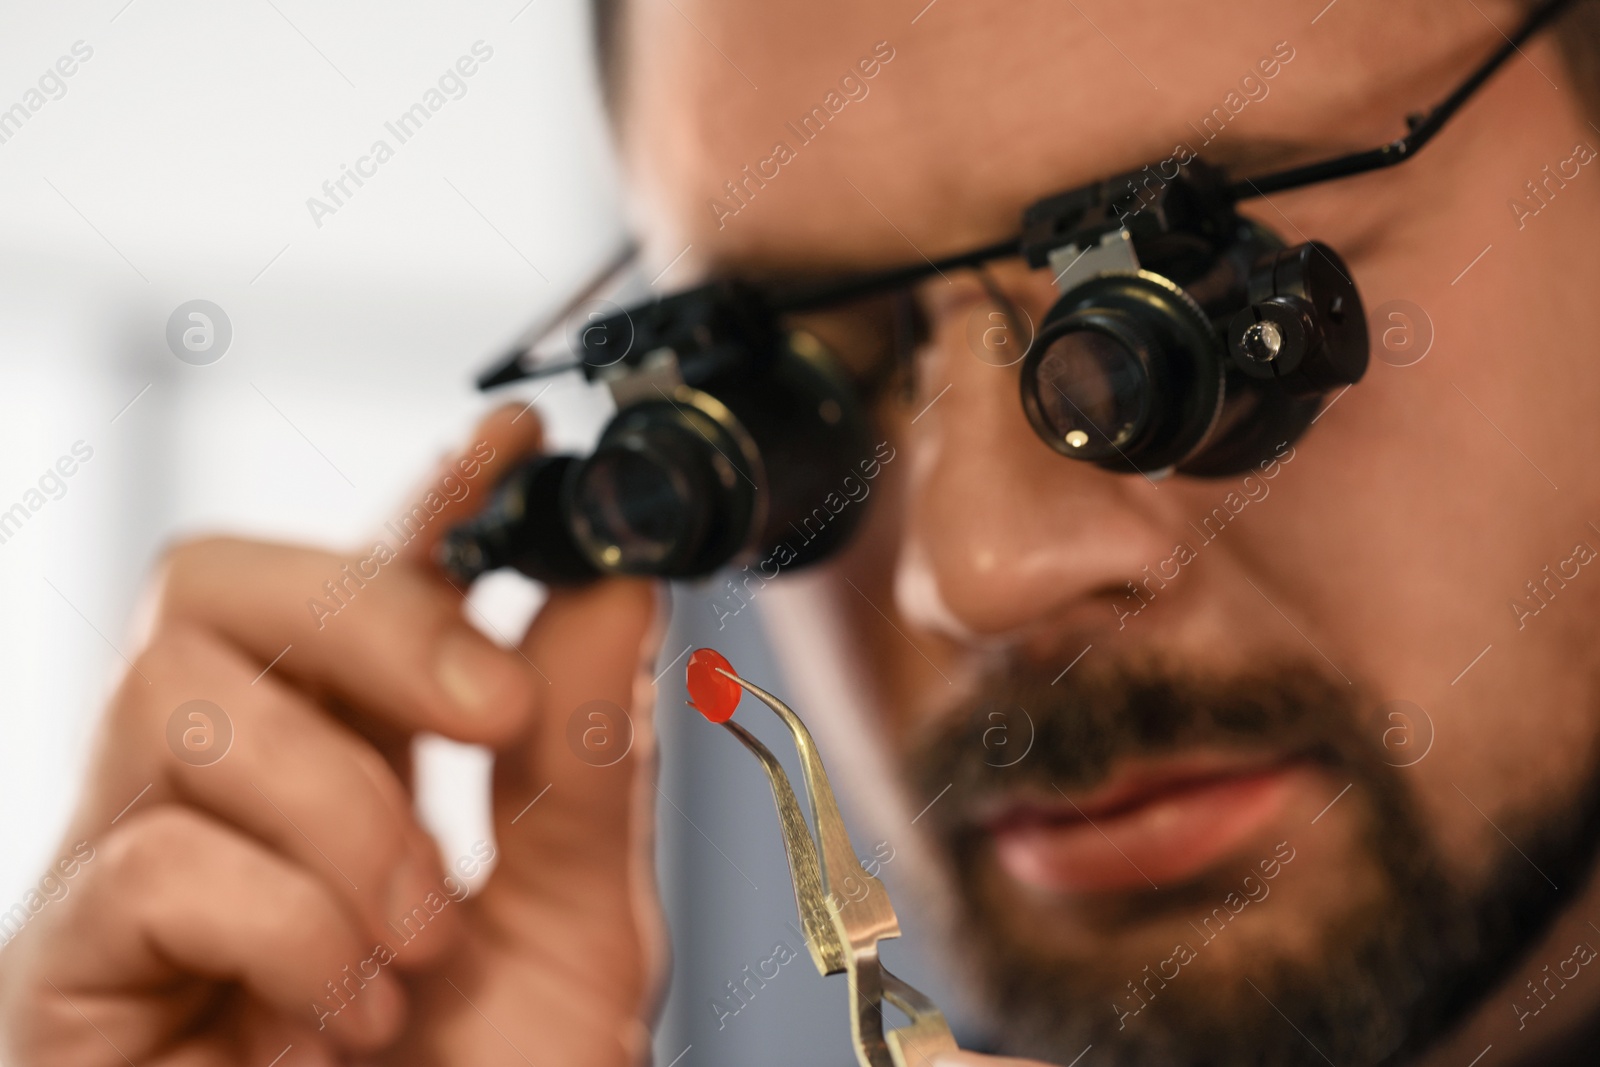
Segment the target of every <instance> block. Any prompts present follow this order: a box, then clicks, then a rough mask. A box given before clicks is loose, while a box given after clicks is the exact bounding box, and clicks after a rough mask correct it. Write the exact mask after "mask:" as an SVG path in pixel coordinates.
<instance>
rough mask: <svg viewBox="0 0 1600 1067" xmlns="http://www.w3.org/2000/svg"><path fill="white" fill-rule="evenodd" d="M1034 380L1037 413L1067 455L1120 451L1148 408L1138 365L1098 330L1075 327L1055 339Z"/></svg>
mask: <svg viewBox="0 0 1600 1067" xmlns="http://www.w3.org/2000/svg"><path fill="white" fill-rule="evenodd" d="M1034 377H1035V382H1034V389H1035V390H1036V395H1037V398H1038V403H1039V412H1040V414H1041V415H1042V416H1043V417H1044V420H1045V422H1046V423H1047V424H1048V426H1049V428H1050V430H1051V431H1052V432H1053V433H1054V434H1055V435H1056V439H1057V440H1058V441H1063V442H1065V443H1066V445H1067V448H1068V452H1069V454H1071V452H1073V451H1077V450H1079V449H1082V450H1083V451H1084V452H1085V453H1086V454H1087V453H1091V452H1093V453H1098V452H1101V451H1104V450H1107V449H1110V448H1123V447H1124V446H1126V445H1127V443H1128V441H1129V440H1130V439H1131V438H1132V437H1133V436H1134V434H1135V433H1136V432H1137V431H1138V430H1139V428H1140V425H1141V424H1142V423H1143V421H1144V416H1145V412H1146V410H1147V409H1148V407H1149V376H1148V375H1147V374H1146V372H1145V367H1144V363H1143V361H1141V360H1140V359H1139V356H1138V355H1137V354H1136V353H1135V352H1133V351H1132V350H1131V349H1130V348H1129V347H1128V346H1127V345H1125V344H1123V343H1122V342H1121V341H1119V340H1118V339H1117V338H1115V337H1112V336H1111V335H1110V334H1107V333H1103V332H1101V331H1100V330H1094V329H1077V330H1073V331H1071V332H1070V333H1066V334H1063V335H1061V336H1060V337H1058V338H1056V339H1055V340H1054V341H1052V342H1051V343H1050V345H1049V347H1048V348H1047V349H1045V351H1044V354H1043V355H1042V356H1041V357H1040V359H1039V362H1038V365H1037V366H1036V367H1035V369H1034Z"/></svg>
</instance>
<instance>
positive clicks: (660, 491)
mask: <svg viewBox="0 0 1600 1067" xmlns="http://www.w3.org/2000/svg"><path fill="white" fill-rule="evenodd" d="M636 443H637V442H627V443H623V444H621V445H619V446H613V447H610V448H605V449H602V450H601V451H598V452H596V453H595V454H594V455H593V456H592V457H590V459H589V461H588V462H587V463H585V464H584V465H583V467H582V470H581V472H580V473H579V475H578V479H577V482H576V484H575V485H574V486H573V492H572V497H571V505H570V506H571V515H572V521H573V525H574V527H575V531H576V532H577V534H578V537H579V540H580V542H581V543H583V544H584V545H585V547H586V549H587V551H588V553H589V554H590V555H591V556H592V557H594V559H595V562H596V563H597V564H599V565H601V566H603V567H605V568H607V569H609V570H612V571H617V572H621V573H624V574H633V573H644V572H648V571H649V570H651V569H652V568H656V567H659V566H660V565H661V564H662V563H663V562H664V561H666V560H669V559H674V558H677V557H679V556H682V555H683V554H685V553H686V552H689V551H691V550H692V549H693V547H694V543H696V542H697V541H698V539H699V535H700V532H701V529H702V527H703V526H704V520H703V516H704V514H705V513H706V512H707V511H709V510H711V505H710V504H709V502H708V501H706V500H705V499H703V497H704V489H705V486H704V485H703V484H702V483H703V482H704V479H702V478H695V477H693V476H692V475H691V473H690V472H689V471H688V470H685V469H684V466H683V464H681V463H679V462H675V461H674V460H675V459H676V458H679V457H674V456H671V455H662V454H660V453H654V454H653V453H652V452H649V451H645V450H643V449H640V448H637V447H630V445H632V444H636Z"/></svg>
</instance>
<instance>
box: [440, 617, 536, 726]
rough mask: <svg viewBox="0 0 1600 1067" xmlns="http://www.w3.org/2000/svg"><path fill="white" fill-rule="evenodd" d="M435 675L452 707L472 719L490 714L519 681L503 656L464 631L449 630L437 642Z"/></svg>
mask: <svg viewBox="0 0 1600 1067" xmlns="http://www.w3.org/2000/svg"><path fill="white" fill-rule="evenodd" d="M435 674H436V675H437V677H438V679H439V685H440V687H441V688H443V689H444V691H445V693H446V694H447V695H448V696H449V697H450V699H451V700H452V701H454V702H455V704H456V706H457V707H459V708H460V709H461V710H462V711H465V712H467V713H468V714H469V715H473V716H481V715H485V714H487V713H489V712H490V711H492V710H493V708H494V702H495V700H496V699H504V698H505V695H506V694H507V693H509V692H511V691H513V687H514V686H515V685H516V684H517V682H518V680H519V679H518V678H517V674H518V671H517V666H516V664H515V663H512V662H510V660H509V659H508V658H507V655H506V653H504V652H502V651H500V650H499V649H498V648H496V647H494V646H493V645H491V644H490V643H489V642H488V641H486V640H485V639H483V638H482V637H479V636H478V635H477V634H475V633H472V632H471V631H466V630H453V631H451V632H450V633H448V634H446V635H445V637H444V640H443V641H441V642H440V645H439V660H438V663H437V665H436V666H435Z"/></svg>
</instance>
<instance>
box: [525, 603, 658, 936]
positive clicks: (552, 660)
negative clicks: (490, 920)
mask: <svg viewBox="0 0 1600 1067" xmlns="http://www.w3.org/2000/svg"><path fill="white" fill-rule="evenodd" d="M659 611H660V605H659V601H658V596H657V592H656V588H655V586H654V584H653V583H650V582H645V581H636V580H622V579H611V580H606V581H602V582H597V583H595V584H593V585H591V586H587V587H584V588H581V589H575V590H557V591H555V592H552V593H551V595H550V599H549V601H548V602H547V603H546V604H545V606H544V608H543V609H542V610H541V611H540V613H539V615H538V617H537V618H536V619H535V620H534V622H533V625H532V626H531V627H530V628H529V632H528V635H527V637H526V639H525V640H524V642H523V647H524V648H525V649H526V651H527V652H528V655H529V657H530V658H533V659H535V660H537V661H539V662H542V663H546V664H548V665H549V666H548V667H547V671H549V672H550V685H549V687H548V691H547V693H546V695H545V699H544V711H543V714H542V715H541V716H540V718H539V720H538V721H537V723H536V724H535V725H534V726H533V727H532V728H531V729H530V731H529V732H528V734H527V735H526V736H525V737H523V738H521V739H519V740H518V741H517V742H516V743H514V744H512V745H509V746H506V747H505V748H504V749H502V750H501V751H500V753H499V754H498V757H497V759H496V762H495V781H494V804H495V825H496V833H497V834H499V835H500V840H501V841H502V842H504V843H506V847H504V848H502V850H501V851H502V860H501V868H500V869H499V870H498V871H497V873H496V877H497V878H498V879H501V880H503V881H506V880H509V881H513V882H517V883H519V884H521V885H523V886H524V887H529V888H533V887H537V888H538V890H539V891H540V892H541V893H543V894H546V895H548V894H557V895H559V897H561V898H564V899H570V900H572V901H573V902H574V904H575V905H577V906H581V907H582V908H584V909H586V910H587V909H591V908H592V907H593V906H595V903H596V897H597V896H599V897H601V898H605V899H608V900H612V901H614V902H617V903H618V904H619V905H620V904H621V903H622V902H623V901H625V900H626V899H627V895H628V894H629V892H630V891H631V885H632V880H631V878H630V869H629V868H630V865H631V864H632V863H633V862H634V861H635V859H636V857H633V856H631V855H630V854H629V849H628V847H627V846H628V844H629V842H630V841H631V839H632V837H633V833H632V831H633V824H634V822H635V821H636V819H637V817H638V814H639V812H638V810H637V807H636V806H637V804H638V802H639V798H638V796H637V795H636V790H637V789H638V788H640V787H641V783H640V778H641V775H640V770H641V768H645V769H652V770H653V757H654V738H653V733H652V729H651V721H650V717H649V694H648V689H649V686H648V683H647V682H646V684H645V686H644V689H643V690H641V689H640V688H639V679H640V676H641V673H643V672H647V671H648V668H647V667H645V666H644V664H646V663H648V662H649V661H650V660H652V659H653V658H654V655H655V648H656V644H657V640H658V637H659V626H658V625H657V623H658V615H659ZM644 677H645V678H646V679H648V674H647V673H644ZM536 797H537V798H538V799H537V803H536V805H535V806H533V807H528V806H527V805H528V804H529V802H530V801H532V800H534V799H535V798H536Z"/></svg>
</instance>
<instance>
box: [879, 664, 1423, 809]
mask: <svg viewBox="0 0 1600 1067" xmlns="http://www.w3.org/2000/svg"><path fill="white" fill-rule="evenodd" d="M978 692H980V693H981V694H982V696H981V697H979V698H977V699H976V700H973V701H971V702H969V703H968V704H967V705H966V706H964V707H963V708H961V709H959V710H957V711H956V712H955V713H954V714H952V715H950V716H947V717H946V718H944V719H943V720H942V721H941V723H940V724H939V725H938V726H936V727H935V728H934V729H933V730H932V732H931V733H930V734H928V735H927V736H925V737H924V738H922V739H921V740H920V742H919V743H917V744H914V745H913V747H912V750H911V752H910V754H909V756H908V758H907V759H906V760H905V761H904V763H903V765H902V766H903V774H904V776H905V779H906V782H905V784H906V786H907V787H908V788H909V789H911V790H914V792H913V794H912V795H915V796H933V795H934V794H935V793H937V792H939V791H941V790H944V789H945V788H946V786H947V785H948V786H949V789H948V793H949V796H948V797H947V798H946V803H943V804H940V805H938V806H937V807H936V808H935V809H934V810H933V811H930V812H929V816H930V821H931V822H933V824H934V826H935V828H938V829H942V830H943V832H944V834H945V835H951V834H958V833H960V832H961V831H963V830H970V829H971V827H970V826H969V825H967V820H969V819H970V818H971V816H972V813H973V812H975V811H978V810H981V809H982V808H984V807H985V806H987V805H989V804H991V803H992V802H996V801H999V800H1000V799H1002V798H1004V797H1006V796H1010V795H1015V794H1017V793H1019V792H1028V791H1032V792H1038V793H1042V794H1045V795H1054V791H1055V790H1056V789H1060V790H1063V791H1069V792H1070V791H1072V790H1087V789H1092V788H1094V787H1095V786H1096V785H1098V784H1100V783H1101V782H1103V781H1104V780H1105V779H1106V777H1107V776H1108V775H1109V774H1110V772H1111V770H1112V769H1113V768H1114V767H1115V766H1117V765H1118V764H1120V763H1122V762H1123V761H1126V760H1129V759H1135V758H1152V757H1159V756H1163V755H1169V754H1174V753H1182V752H1186V751H1192V750H1194V749H1197V748H1216V749H1222V750H1236V751H1242V752H1266V753H1273V754H1282V755H1284V756H1285V757H1291V756H1292V757H1296V758H1303V759H1310V760H1314V761H1317V762H1319V763H1322V764H1325V765H1329V766H1343V767H1348V768H1349V769H1351V770H1352V772H1359V777H1362V778H1365V779H1371V778H1374V777H1378V778H1387V779H1389V780H1390V783H1391V785H1392V782H1393V776H1392V774H1385V773H1384V772H1386V771H1389V769H1390V768H1389V767H1387V766H1385V765H1384V762H1383V756H1384V750H1383V745H1382V732H1381V730H1379V729H1376V728H1374V727H1373V726H1372V725H1371V724H1370V723H1367V722H1364V721H1363V715H1362V709H1363V707H1370V706H1372V702H1371V701H1369V700H1367V699H1366V698H1365V696H1364V694H1363V693H1362V692H1361V691H1360V690H1359V688H1358V687H1356V686H1353V685H1350V684H1348V683H1346V682H1343V681H1342V680H1334V679H1330V678H1329V677H1327V675H1326V673H1325V672H1323V671H1322V670H1320V669H1318V668H1316V667H1315V666H1313V665H1311V664H1309V663H1296V664H1284V663H1277V664H1274V665H1273V666H1272V667H1271V668H1270V669H1266V670H1262V671H1261V672H1259V673H1255V674H1247V675H1242V676H1241V675H1234V676H1227V677H1220V676H1219V677H1210V678H1208V677H1203V676H1198V675H1196V674H1195V673H1194V672H1193V671H1180V670H1177V669H1174V668H1173V667H1171V666H1169V665H1164V664H1161V663H1159V662H1156V661H1151V660H1144V661H1134V662H1118V663H1112V664H1110V665H1106V666H1100V667H1099V668H1097V669H1096V668H1090V667H1089V665H1088V664H1085V665H1083V667H1080V669H1079V670H1078V671H1075V672H1073V673H1072V674H1071V675H1069V676H1067V677H1066V678H1062V679H1060V680H1058V681H1055V680H1052V679H1051V678H1050V676H1049V675H1048V674H1047V673H1045V672H1044V671H1041V670H1039V669H1037V668H1035V667H1032V666H1030V665H1028V664H1026V663H1023V662H1019V661H1012V662H1010V663H1007V664H1005V665H1004V666H1003V667H1002V668H1001V669H1000V670H998V671H996V672H994V673H993V674H991V675H990V676H989V678H988V679H987V680H986V681H985V682H984V683H983V684H982V685H980V686H979V687H978ZM952 800H953V801H954V803H950V802H949V801H952Z"/></svg>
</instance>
